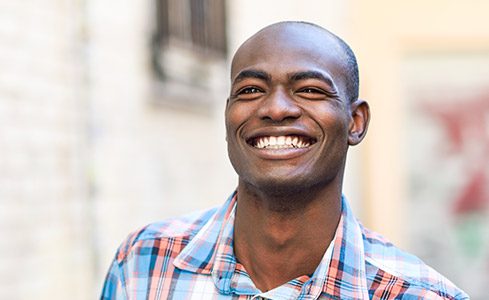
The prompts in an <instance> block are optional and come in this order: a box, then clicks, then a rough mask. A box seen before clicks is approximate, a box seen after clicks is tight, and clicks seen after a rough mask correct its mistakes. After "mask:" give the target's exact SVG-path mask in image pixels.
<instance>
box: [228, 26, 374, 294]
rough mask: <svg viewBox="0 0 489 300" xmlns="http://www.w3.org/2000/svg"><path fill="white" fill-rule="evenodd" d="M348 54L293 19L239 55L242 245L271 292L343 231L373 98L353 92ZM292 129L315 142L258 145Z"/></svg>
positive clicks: (237, 164) (235, 141) (237, 153)
mask: <svg viewBox="0 0 489 300" xmlns="http://www.w3.org/2000/svg"><path fill="white" fill-rule="evenodd" d="M345 59H346V56H345V53H344V51H343V49H342V48H341V47H340V45H339V44H338V42H337V40H336V38H335V37H334V36H333V35H331V34H330V33H329V32H328V31H326V30H324V29H321V28H317V27H315V26H312V25H310V24H303V23H293V22H288V23H277V24H274V25H271V26H269V27H266V28H265V29H263V30H261V31H260V32H258V33H257V34H255V35H254V36H252V37H251V38H250V39H249V40H247V41H246V42H245V43H244V44H243V45H242V46H241V47H240V48H239V49H238V51H237V52H236V54H235V56H234V59H233V62H232V67H231V94H230V97H229V99H228V101H227V105H226V112H225V114H226V116H225V117H226V130H227V141H228V153H229V157H230V160H231V163H232V164H233V167H234V168H235V170H236V172H237V173H238V175H239V183H238V188H237V192H238V204H237V210H236V220H235V232H234V250H235V254H236V257H237V259H238V261H239V263H241V264H242V265H243V266H244V267H245V269H246V270H247V272H248V273H249V275H250V277H251V279H252V280H253V282H254V283H255V285H256V287H257V288H258V289H260V290H261V291H268V290H271V289H273V288H275V287H277V286H280V285H282V284H284V283H286V282H288V281H290V280H292V279H294V278H297V277H299V276H302V275H308V274H312V273H313V272H314V271H315V269H316V267H317V266H318V264H319V263H320V261H321V259H322V257H323V255H324V253H325V251H326V249H327V247H328V245H329V244H330V243H331V241H332V239H333V237H334V234H335V231H336V228H337V225H338V222H339V219H340V216H341V189H342V180H343V173H344V166H345V161H346V154H347V150H348V147H349V146H350V145H356V144H358V143H359V142H360V141H361V140H362V139H363V137H364V135H365V133H366V130H367V126H368V121H369V108H368V104H367V103H366V102H365V101H363V100H360V99H356V100H355V101H349V100H348V99H349V95H348V93H347V90H346V82H347V80H349V74H348V73H347V71H346V70H347V69H346V65H345ZM288 135H294V136H304V137H307V140H308V141H310V142H311V145H310V146H308V147H305V148H300V149H297V148H293V149H281V150H270V149H257V148H256V147H254V146H253V141H254V139H256V138H258V137H262V136H288Z"/></svg>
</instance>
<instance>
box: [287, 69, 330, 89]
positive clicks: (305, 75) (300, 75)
mask: <svg viewBox="0 0 489 300" xmlns="http://www.w3.org/2000/svg"><path fill="white" fill-rule="evenodd" d="M290 79H291V80H293V81H299V80H306V79H319V80H321V81H324V82H325V83H327V84H328V85H329V86H331V87H332V88H334V87H336V86H335V85H334V83H333V80H331V78H329V77H328V76H326V75H324V74H323V73H321V72H318V71H304V72H297V73H294V74H292V75H290Z"/></svg>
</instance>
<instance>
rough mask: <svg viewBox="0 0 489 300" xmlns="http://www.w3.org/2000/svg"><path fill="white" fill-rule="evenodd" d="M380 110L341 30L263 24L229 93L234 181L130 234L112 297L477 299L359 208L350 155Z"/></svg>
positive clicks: (237, 66)
mask: <svg viewBox="0 0 489 300" xmlns="http://www.w3.org/2000/svg"><path fill="white" fill-rule="evenodd" d="M369 117H370V115H369V108H368V105H367V103H366V102H365V101H363V100H360V99H359V98H358V69H357V64H356V60H355V56H354V54H353V52H352V51H351V50H350V48H349V47H348V46H347V45H346V44H345V43H344V42H343V41H342V40H341V39H340V38H338V37H337V36H335V35H333V34H332V33H330V32H329V31H327V30H325V29H323V28H321V27H319V26H316V25H314V24H310V23H302V22H282V23H277V24H273V25H270V26H268V27H266V28H264V29H262V30H261V31H259V32H258V33H256V34H255V35H254V36H252V37H251V38H250V39H248V40H247V41H246V42H245V43H244V44H243V45H242V46H241V47H240V48H239V49H238V51H237V52H236V54H235V56H234V59H233V61H232V67H231V92H230V96H229V98H228V100H227V103H226V129H227V142H228V152H229V158H230V160H231V163H232V165H233V166H234V168H235V170H236V172H237V173H238V176H239V183H238V187H237V190H236V192H234V193H233V194H232V195H231V196H230V197H229V199H228V200H227V201H226V202H225V203H224V205H223V206H222V207H220V208H217V209H212V210H209V211H206V212H204V213H200V214H197V215H190V216H186V217H182V218H178V219H174V220H170V221H166V222H161V223H155V224H150V225H148V226H146V227H145V228H143V229H141V230H139V231H137V232H135V233H133V234H131V235H130V236H129V237H128V239H127V240H126V241H125V242H124V243H123V244H122V245H121V247H120V248H119V250H118V252H117V254H116V257H115V259H114V261H113V263H112V266H111V268H110V270H109V273H108V274H107V277H106V282H105V286H104V290H103V293H102V299H401V298H402V299H468V297H467V295H466V294H464V293H463V292H462V291H461V290H459V289H458V288H457V287H455V286H454V285H453V284H452V283H451V282H450V281H448V280H447V279H445V278H444V277H443V276H441V275H440V274H438V273H437V272H436V271H434V270H433V269H431V268H430V267H428V266H426V265H425V264H424V263H422V262H421V261H420V260H419V259H418V258H416V257H414V256H412V255H409V254H407V253H404V252H402V251H400V250H399V249H397V248H395V247H394V246H393V245H392V244H391V243H389V242H388V241H386V240H385V239H384V238H382V237H380V236H379V235H378V234H375V233H373V232H371V231H369V230H368V229H365V228H364V227H362V226H361V225H360V224H359V223H358V222H357V221H356V219H355V218H354V216H353V215H352V212H351V210H350V208H349V206H348V203H347V200H346V199H345V198H344V197H343V196H342V181H343V172H344V167H345V161H346V154H347V150H348V147H349V146H351V145H356V144H358V143H360V141H361V140H362V139H363V137H364V136H365V133H366V130H367V125H368V121H369ZM196 201H198V200H197V199H196Z"/></svg>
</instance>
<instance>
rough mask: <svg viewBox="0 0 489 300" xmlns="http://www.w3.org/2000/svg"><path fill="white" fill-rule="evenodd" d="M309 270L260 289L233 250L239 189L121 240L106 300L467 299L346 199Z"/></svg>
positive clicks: (105, 288)
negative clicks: (365, 221) (212, 205)
mask: <svg viewBox="0 0 489 300" xmlns="http://www.w3.org/2000/svg"><path fill="white" fill-rule="evenodd" d="M342 202H343V203H342V207H343V208H342V216H341V219H340V222H339V224H338V228H337V231H336V235H335V238H334V240H333V242H332V243H331V245H330V247H329V248H328V250H327V251H326V253H325V255H324V257H323V259H322V261H321V263H320V264H319V266H318V267H317V269H316V271H315V272H314V274H312V275H311V276H307V275H304V276H301V277H298V278H296V279H293V280H291V281H290V282H287V283H285V284H283V285H282V286H279V287H277V288H275V289H273V290H270V291H268V292H265V293H262V292H261V291H260V290H258V289H257V288H256V287H255V285H254V284H253V282H252V280H251V279H250V277H249V275H248V274H247V272H246V270H245V269H244V267H243V266H242V265H241V264H240V263H238V262H237V261H236V257H235V256H234V251H233V227H234V226H233V224H234V215H235V208H236V194H233V195H232V196H231V197H230V198H229V199H228V200H227V201H226V203H225V204H224V205H223V206H222V207H221V208H219V209H213V210H210V211H207V212H204V213H199V214H194V215H190V216H186V217H183V218H178V219H173V220H169V221H167V222H162V223H155V224H151V225H149V226H147V227H145V228H143V229H142V230H139V231H137V232H135V233H133V234H131V235H130V236H129V237H128V238H127V239H126V241H125V242H124V243H123V244H122V245H121V246H120V248H119V249H118V252H117V254H116V257H115V259H114V261H113V262H112V265H111V267H110V270H109V272H108V274H107V277H106V281H105V285H104V288H103V292H102V297H101V299H281V300H282V299H304V300H305V299H311V300H312V299H468V296H467V295H466V294H465V293H464V292H463V291H461V290H460V289H458V288H457V287H456V286H455V285H453V284H452V283H451V282H450V281H449V280H447V279H446V278H444V277H443V276H441V275H440V274H438V273H437V272H436V271H434V270H433V269H431V268H430V267H428V266H426V265H425V264H424V263H423V262H422V261H421V260H419V259H418V258H416V257H414V256H412V255H410V254H407V253H404V252H402V251H400V250H399V249H397V248H395V247H394V246H393V245H392V244H391V243H389V242H388V241H386V240H385V239H384V238H382V237H381V236H379V235H378V234H376V233H373V232H371V231H369V230H367V229H366V228H364V227H362V226H361V225H360V224H359V223H358V222H357V220H356V219H355V218H354V216H353V214H352V211H351V209H350V208H349V206H348V204H347V202H346V200H345V199H344V198H343V200H342Z"/></svg>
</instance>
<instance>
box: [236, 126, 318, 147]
mask: <svg viewBox="0 0 489 300" xmlns="http://www.w3.org/2000/svg"><path fill="white" fill-rule="evenodd" d="M289 135H293V136H302V137H305V138H307V139H309V140H310V141H311V144H313V143H315V142H317V140H318V138H317V137H316V136H313V135H311V133H310V132H308V131H306V130H304V129H302V128H298V127H283V126H280V127H266V128H260V129H256V130H253V131H251V132H250V133H249V134H246V135H245V136H244V139H245V141H246V143H247V144H251V142H252V141H253V140H254V139H256V138H259V137H266V136H289Z"/></svg>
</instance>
